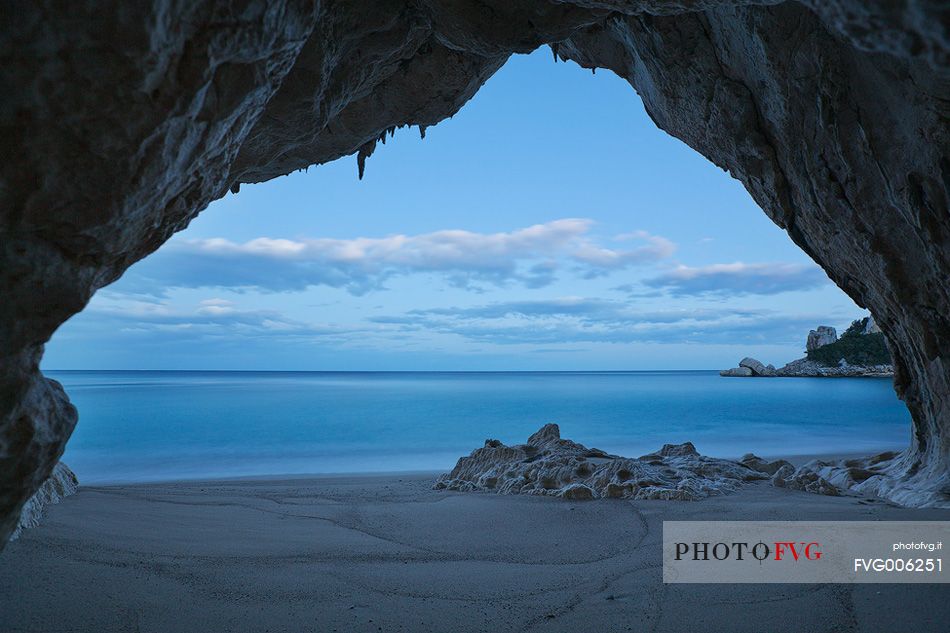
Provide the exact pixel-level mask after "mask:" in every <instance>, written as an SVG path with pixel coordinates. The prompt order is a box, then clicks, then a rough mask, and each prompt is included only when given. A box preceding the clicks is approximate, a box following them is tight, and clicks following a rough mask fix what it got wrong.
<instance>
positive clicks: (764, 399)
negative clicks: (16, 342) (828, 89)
mask: <svg viewBox="0 0 950 633" xmlns="http://www.w3.org/2000/svg"><path fill="white" fill-rule="evenodd" d="M47 374H48V375H49V376H51V377H52V378H55V379H56V380H59V381H60V382H62V383H63V384H64V385H65V387H66V389H67V391H68V393H69V395H70V397H71V398H72V401H73V402H74V403H75V404H76V406H77V407H78V408H79V425H78V427H77V428H76V431H75V433H74V434H73V437H72V440H70V443H69V447H68V449H67V451H66V456H65V458H64V460H65V461H66V463H68V464H69V465H70V467H72V468H73V469H74V470H75V471H76V473H77V474H78V476H79V478H80V480H82V481H84V482H86V483H93V482H106V481H145V480H169V479H197V478H206V477H228V476H238V475H268V474H284V473H344V472H371V471H401V470H436V469H450V468H451V467H452V466H453V465H454V463H455V460H456V459H458V457H459V456H461V455H463V454H468V453H469V452H470V451H471V450H472V449H474V448H477V447H479V446H481V445H482V443H483V442H484V440H485V439H486V438H498V439H500V440H502V441H503V442H505V443H519V442H524V441H525V439H527V437H528V435H529V434H531V433H533V432H534V431H535V430H537V429H538V428H539V427H540V426H541V425H542V424H544V423H546V422H557V423H558V424H559V425H560V426H561V435H562V437H567V438H570V439H573V440H576V441H578V442H581V443H583V444H586V445H588V446H594V447H597V448H601V449H603V450H606V451H608V452H611V453H619V454H622V455H630V456H636V455H641V454H643V453H647V452H650V451H652V450H655V449H657V448H659V447H660V446H661V445H662V444H664V443H672V442H676V443H678V442H684V441H686V440H689V441H692V442H693V443H694V444H695V445H696V447H697V448H698V449H699V451H700V452H702V453H705V454H709V455H716V456H727V457H728V456H739V455H741V454H743V453H746V452H755V453H758V454H760V455H776V454H783V455H793V454H813V453H835V452H865V451H867V452H871V451H874V450H878V449H885V448H892V447H895V446H903V445H905V444H906V443H907V442H908V439H909V435H910V430H909V429H910V416H909V414H908V412H907V410H906V409H905V408H904V406H903V404H902V403H901V402H900V401H899V400H898V399H897V397H896V396H895V395H894V391H893V389H892V387H891V381H890V380H886V379H872V378H865V379H860V378H850V379H849V378H839V379H821V378H777V379H759V380H756V379H741V378H731V379H730V378H721V377H720V376H719V375H718V374H717V373H716V372H705V371H682V372H576V373H575V372H569V373H568V372H565V373H560V372H559V373H547V372H544V373H358V372H340V373H335V372H173V371H169V372H152V371H134V372H125V371H106V372H101V371H96V372H86V371H70V372H65V371H61V372H57V371H50V372H47Z"/></svg>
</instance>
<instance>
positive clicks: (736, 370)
mask: <svg viewBox="0 0 950 633" xmlns="http://www.w3.org/2000/svg"><path fill="white" fill-rule="evenodd" d="M719 375H720V376H735V377H749V376H751V375H752V370H751V369H749V368H748V367H733V368H732V369H723V370H722V371H720V372H719Z"/></svg>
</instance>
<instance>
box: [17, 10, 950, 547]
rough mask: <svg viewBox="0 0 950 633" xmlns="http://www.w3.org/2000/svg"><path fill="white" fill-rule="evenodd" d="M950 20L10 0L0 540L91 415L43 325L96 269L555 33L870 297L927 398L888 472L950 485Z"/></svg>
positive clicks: (938, 491)
mask: <svg viewBox="0 0 950 633" xmlns="http://www.w3.org/2000/svg"><path fill="white" fill-rule="evenodd" d="M947 22H948V14H947V7H946V3H944V2H940V1H937V0H919V1H916V2H909V1H897V2H895V1H891V0H801V1H791V0H789V1H785V2H782V1H779V0H767V1H766V0H680V1H678V2H659V1H658V0H626V1H624V0H603V1H600V2H580V1H570V0H568V1H564V2H538V1H537V0H483V1H481V2H474V3H463V2H441V1H435V0H431V1H430V0H411V1H408V2H404V1H398V2H397V1H388V0H384V1H379V0H372V1H371V0H353V1H349V2H332V1H330V2H312V1H309V0H275V1H273V2H261V1H260V0H227V1H225V0H195V1H194V2H188V3H180V4H179V5H175V6H174V7H173V8H171V9H170V8H169V5H168V3H167V2H164V1H158V0H143V1H142V2H133V3H129V2H117V1H115V0H105V1H97V2H90V1H88V0H78V1H77V2H73V3H69V4H62V3H57V2H52V1H51V0H35V1H33V2H23V3H17V6H16V19H6V20H2V21H0V60H2V63H0V86H2V88H3V94H4V100H3V107H2V108H0V138H2V139H3V148H4V156H5V157H6V158H7V160H4V161H3V163H2V165H0V297H2V298H3V300H2V301H0V463H2V464H3V468H2V469H0V543H3V542H5V540H6V539H5V536H6V535H7V534H9V533H10V532H12V530H13V528H14V526H15V524H16V521H17V517H19V515H20V509H21V508H22V506H23V504H24V503H26V501H27V500H28V499H29V498H30V497H31V496H32V495H33V493H34V492H35V491H36V490H37V489H38V488H39V487H40V486H41V485H42V483H43V482H44V481H45V480H46V479H47V477H48V476H49V475H50V473H51V472H52V471H53V467H54V465H55V464H56V462H57V460H58V459H59V457H60V456H61V455H62V452H63V449H64V447H65V444H66V441H67V440H68V439H69V436H70V434H71V433H72V430H73V427H74V425H75V424H76V420H77V413H76V410H75V408H73V407H72V405H70V403H69V400H68V398H67V397H66V394H65V393H64V392H63V390H62V388H61V387H60V386H59V385H58V384H57V383H56V382H55V381H50V380H48V379H46V378H45V377H44V376H43V375H42V373H41V372H40V370H39V365H40V360H41V358H42V355H43V346H44V344H45V343H46V342H47V341H48V340H49V339H50V337H51V336H52V335H53V332H54V331H55V330H56V328H57V327H59V325H61V324H62V323H63V322H65V321H66V320H67V319H68V318H69V317H71V316H72V315H74V314H76V313H77V312H79V311H80V310H82V309H83V308H84V307H85V305H86V303H87V302H88V301H89V299H90V298H91V297H92V295H93V293H94V292H96V290H98V289H99V288H102V287H103V286H105V285H107V284H109V283H110V282H112V281H114V280H116V279H117V278H118V277H119V276H120V275H121V274H122V273H123V271H125V270H126V269H127V268H128V267H129V266H131V265H132V264H133V263H135V262H136V261H138V260H140V259H141V258H143V257H145V256H146V255H148V254H149V253H151V252H153V251H154V250H155V249H157V248H158V247H159V246H161V245H162V244H163V243H164V242H165V241H166V240H168V239H169V238H170V237H171V236H172V235H173V234H174V233H175V232H176V231H179V230H181V229H182V228H184V227H186V226H187V225H188V223H189V222H190V221H191V220H192V219H193V218H194V217H195V216H196V215H197V214H198V213H199V212H200V211H202V210H203V209H204V208H205V207H206V206H207V205H208V204H209V203H210V202H211V201H213V200H215V199H217V198H220V197H222V196H224V195H225V194H226V193H227V192H228V191H232V192H238V191H239V190H240V187H241V184H242V183H254V182H262V181H265V180H269V179H271V178H275V177H277V176H281V175H284V174H288V173H290V172H293V171H295V170H298V169H304V168H307V167H309V166H311V165H315V164H321V163H326V162H328V161H331V160H334V159H336V158H339V157H341V156H347V155H353V154H355V155H356V157H357V163H358V166H359V170H360V173H361V174H362V172H363V169H364V168H365V166H366V161H367V159H369V158H370V156H371V155H372V154H373V152H374V151H378V149H379V148H378V145H377V144H378V143H379V142H380V141H383V140H385V139H386V137H387V135H392V134H393V133H394V132H395V130H396V129H397V128H401V127H405V126H418V127H419V129H420V131H422V130H424V129H425V128H426V127H427V126H433V125H436V124H437V123H438V122H439V121H441V120H443V119H445V118H447V117H449V116H452V115H454V114H455V113H456V112H458V111H459V109H460V108H461V107H462V106H463V105H464V104H465V102H466V101H467V100H468V99H470V98H471V97H472V95H474V94H475V92H476V91H477V90H478V89H479V87H480V86H481V85H482V84H484V83H485V82H486V81H487V80H488V79H489V78H490V77H491V75H492V74H493V73H494V72H495V71H496V70H497V69H498V68H500V67H501V66H502V65H503V64H504V63H505V61H506V60H507V59H508V56H509V55H511V54H512V53H528V52H531V51H533V50H535V49H536V48H538V47H539V46H543V45H550V46H551V48H552V50H553V52H554V57H555V59H556V60H573V61H574V62H576V63H578V64H580V65H581V66H583V67H585V68H590V69H596V68H603V69H609V70H611V71H613V72H615V73H616V74H617V75H619V76H620V77H623V78H624V79H626V80H627V81H628V82H629V83H630V85H631V86H632V87H633V88H634V89H636V90H637V91H638V93H639V94H640V96H641V97H642V99H643V103H644V106H645V107H646V110H647V112H648V113H649V115H650V117H651V118H652V119H653V121H655V122H656V124H657V125H658V126H659V127H660V128H662V129H663V130H665V131H667V132H668V133H670V134H671V135H673V136H675V137H677V138H679V139H681V140H683V141H684V142H686V143H687V144H689V145H690V146H691V147H692V148H694V149H695V150H696V151H698V152H700V153H701V154H703V155H704V156H706V157H707V158H708V159H709V160H711V161H712V162H714V163H715V164H716V165H718V166H720V167H721V168H722V169H724V170H727V171H728V172H729V174H730V175H732V176H733V177H735V178H737V179H739V180H740V181H741V182H742V183H743V185H744V186H745V187H746V189H747V190H748V191H749V193H750V194H751V195H752V197H753V198H754V199H755V201H756V202H757V203H758V205H759V206H760V207H762V209H763V210H764V211H765V213H766V214H768V216H769V217H770V218H771V219H772V220H773V221H774V222H775V223H776V224H777V225H778V226H779V227H781V228H782V229H784V230H786V231H787V232H788V235H789V236H790V238H791V239H792V240H793V241H794V242H795V243H796V244H797V245H798V246H799V247H801V248H802V249H803V250H804V251H805V252H806V253H808V254H809V255H810V256H811V257H812V258H813V259H814V260H815V261H816V262H818V264H820V265H821V266H822V268H823V269H824V270H825V271H826V272H827V273H828V275H829V277H830V278H831V279H832V280H833V281H834V282H835V283H837V284H838V285H839V286H840V287H841V288H842V289H844V291H845V292H847V293H848V295H849V296H850V297H851V298H852V299H853V300H854V301H855V302H856V303H857V304H858V305H861V306H864V307H867V308H869V309H870V310H872V311H873V313H874V315H875V316H876V317H877V319H878V322H879V325H880V327H881V330H882V331H883V332H884V334H885V335H886V336H887V339H888V341H889V346H890V350H891V352H892V355H893V358H894V367H895V379H894V384H895V388H896V390H897V392H898V394H899V395H900V396H901V398H903V400H904V401H905V402H906V404H907V406H908V408H909V409H910V412H911V414H912V417H913V432H912V433H911V438H912V440H911V444H910V446H909V447H908V448H907V450H906V451H905V452H903V453H902V454H901V455H899V456H897V457H895V458H894V459H893V460H891V463H890V467H889V468H888V471H887V472H888V477H889V483H888V485H887V486H886V487H882V490H883V491H884V494H887V495H888V496H890V497H891V498H894V499H901V500H902V502H903V503H910V504H923V503H930V502H933V501H935V500H941V499H942V500H948V499H950V494H948V492H947V487H948V484H950V284H947V278H948V274H950V248H948V244H950V214H948V208H950V203H948V201H950V192H948V187H950V185H948V183H950V178H948V173H950V167H948V160H947V153H946V148H947V147H948V146H950V129H948V128H950V126H948V125H947V120H948V117H950V37H948V36H947V29H946V27H945V25H946V24H947ZM575 123H577V124H582V123H583V121H577V122H575ZM565 158H573V159H582V157H580V156H573V157H565ZM557 167H558V168H562V169H570V161H569V160H562V161H559V162H558V163H557ZM885 488H886V490H885Z"/></svg>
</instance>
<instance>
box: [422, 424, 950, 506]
mask: <svg viewBox="0 0 950 633" xmlns="http://www.w3.org/2000/svg"><path fill="white" fill-rule="evenodd" d="M898 457H899V454H898V453H895V452H889V453H881V454H879V455H873V456H871V457H868V458H865V459H846V460H840V461H831V462H826V461H820V460H811V461H809V462H807V463H805V464H802V465H801V466H799V467H797V468H796V467H795V466H793V465H792V464H791V463H790V462H788V461H786V460H784V459H779V460H775V461H768V460H765V459H762V458H761V457H757V456H756V455H753V454H751V453H749V454H746V455H744V456H743V457H742V458H741V459H739V460H738V461H733V460H729V459H718V458H715V457H706V456H704V455H700V454H699V452H697V450H696V447H694V446H693V444H692V443H691V442H685V443H683V444H666V445H664V446H663V448H661V449H660V450H658V451H656V452H655V453H649V454H647V455H643V456H642V457H621V456H619V455H610V454H608V453H605V452H604V451H602V450H599V449H596V448H587V447H586V446H584V445H583V444H578V443H577V442H573V441H571V440H566V439H562V438H561V432H560V429H559V428H558V426H557V424H545V425H544V426H542V427H541V428H540V429H539V430H538V431H537V432H536V433H534V434H533V435H531V437H529V438H528V441H527V443H525V444H518V445H517V446H506V445H504V444H502V443H501V442H500V441H498V440H485V445H484V446H483V447H482V448H478V449H475V450H474V451H472V454H471V455H469V456H467V457H462V458H460V459H459V460H458V463H457V464H456V465H455V468H453V469H452V472H449V473H445V474H444V475H442V476H440V477H439V478H438V480H436V482H435V484H434V485H433V488H434V489H436V490H454V491H460V492H474V491H483V492H494V493H498V494H522V495H543V496H550V497H560V498H563V499H570V500H575V501H583V500H588V499H600V498H611V499H661V500H666V501H696V500H698V499H703V498H706V497H711V496H715V495H722V494H727V493H729V492H734V491H736V490H738V488H739V487H740V486H742V485H744V484H748V483H750V482H754V481H760V480H768V481H769V483H770V484H771V485H772V486H775V487H777V488H787V489H789V490H800V491H802V492H809V493H812V494H820V495H829V496H835V497H836V496H840V495H843V494H862V495H871V496H877V497H882V496H885V495H884V494H882V493H886V492H888V491H889V490H890V488H889V483H890V474H889V473H888V469H889V468H890V466H891V464H892V463H893V460H894V459H896V458H898ZM898 501H899V499H898ZM918 505H922V506H934V507H947V506H948V505H950V504H947V503H945V502H943V501H941V500H933V501H931V502H927V503H922V504H918Z"/></svg>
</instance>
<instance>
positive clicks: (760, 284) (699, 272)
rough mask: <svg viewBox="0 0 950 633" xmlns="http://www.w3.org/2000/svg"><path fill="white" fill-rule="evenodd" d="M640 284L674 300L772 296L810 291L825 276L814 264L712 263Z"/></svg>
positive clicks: (674, 272)
mask: <svg viewBox="0 0 950 633" xmlns="http://www.w3.org/2000/svg"><path fill="white" fill-rule="evenodd" d="M643 283H644V284H645V285H647V286H649V287H651V288H655V289H660V290H665V291H666V292H669V293H670V294H671V295H673V296H676V297H682V296H697V295H712V296H720V297H737V296H743V295H774V294H779V293H782V292H790V291H793V290H810V289H812V288H818V287H820V286H823V285H825V284H827V283H828V277H827V276H826V275H825V273H824V271H822V270H821V269H820V268H819V267H818V266H815V265H814V264H782V263H773V264H744V263H742V262H735V263H733V264H711V265H709V266H699V267H691V266H678V267H676V268H674V269H673V270H671V271H669V272H667V273H665V274H662V275H660V276H658V277H653V278H651V279H646V280H644V281H643Z"/></svg>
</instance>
